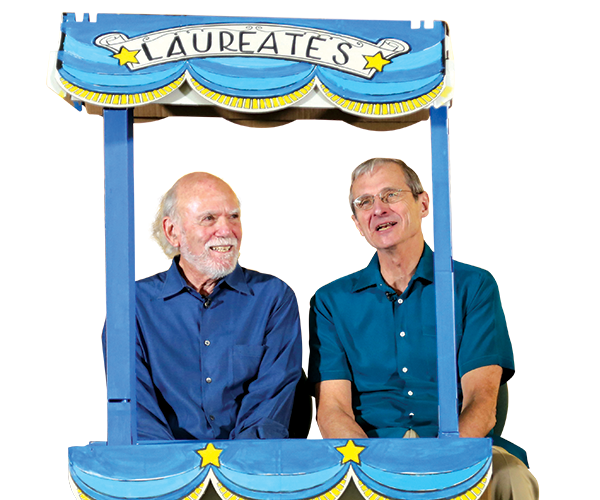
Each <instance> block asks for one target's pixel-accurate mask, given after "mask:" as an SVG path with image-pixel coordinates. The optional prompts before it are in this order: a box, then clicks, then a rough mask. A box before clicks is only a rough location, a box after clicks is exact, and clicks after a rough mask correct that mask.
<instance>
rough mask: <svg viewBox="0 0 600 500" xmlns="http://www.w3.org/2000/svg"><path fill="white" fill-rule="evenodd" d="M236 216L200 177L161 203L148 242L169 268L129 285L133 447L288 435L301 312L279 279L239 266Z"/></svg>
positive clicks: (225, 197) (224, 188)
mask: <svg viewBox="0 0 600 500" xmlns="http://www.w3.org/2000/svg"><path fill="white" fill-rule="evenodd" d="M240 216H241V212H240V203H239V201H238V199H237V196H236V195H235V193H234V192H233V190H232V189H231V188H230V187H229V185H228V184H226V183H225V182H224V181H223V180H221V179H219V178H218V177H215V176H214V175H211V174H208V173H204V172H196V173H192V174H188V175H186V176H184V177H182V178H181V179H179V180H178V181H177V182H176V183H175V185H174V186H173V187H172V188H171V189H170V190H169V191H168V192H167V193H166V194H165V196H164V197H163V199H162V201H161V204H160V207H159V210H158V213H157V216H156V220H155V222H154V238H155V239H156V240H157V241H158V243H159V244H160V245H161V247H162V248H163V250H164V252H165V253H166V254H167V256H169V257H171V258H173V262H172V264H171V267H170V269H169V270H168V271H166V272H162V273H159V274H156V275H155V276H151V277H149V278H146V279H143V280H141V281H138V282H137V283H136V319H137V347H136V376H137V386H136V391H137V428H138V440H173V439H188V440H189V439H200V440H206V439H208V440H212V439H243V438H250V439H252V438H254V439H260V438H286V437H288V424H289V419H290V414H291V410H292V403H293V401H294V391H295V387H296V383H297V381H298V379H299V378H300V374H301V335H300V324H299V317H298V305H297V302H296V297H295V295H294V292H293V291H292V290H291V289H290V288H289V287H288V286H287V285H286V284H285V283H284V282H283V281H281V280H279V279H278V278H275V277H273V276H269V275H266V274H261V273H258V272H256V271H251V270H248V269H245V268H243V267H241V266H240V265H239V264H238V257H239V249H240V243H241V241H242V225H241V218H240Z"/></svg>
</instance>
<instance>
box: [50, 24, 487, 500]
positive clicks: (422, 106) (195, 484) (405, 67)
mask: <svg viewBox="0 0 600 500" xmlns="http://www.w3.org/2000/svg"><path fill="white" fill-rule="evenodd" d="M61 30H62V39H61V43H60V47H59V50H58V53H57V59H56V65H55V66H54V67H53V68H52V71H51V73H50V75H49V85H50V87H51V88H52V89H53V90H54V91H55V92H56V93H57V94H59V95H60V96H61V97H62V98H64V99H65V100H67V101H68V102H69V103H70V104H72V105H73V107H74V108H75V109H76V110H79V111H82V110H85V111H86V112H87V113H88V114H95V115H101V116H102V117H103V120H104V131H105V136H104V144H105V210H106V214H105V217H106V219H105V220H106V282H107V319H106V335H107V408H108V409H107V411H108V438H107V441H106V442H93V443H90V444H88V445H87V446H78V447H72V448H70V449H69V473H70V478H71V481H72V487H73V491H74V493H75V495H76V497H77V498H80V499H81V500H88V499H89V500H116V499H119V500H124V499H150V498H151V499H156V500H184V499H185V500H196V499H198V498H200V497H203V496H206V495H208V497H209V498H210V497H214V495H218V497H220V498H221V499H223V500H237V499H238V498H239V499H242V500H244V499H247V500H270V499H281V500H304V499H306V500H308V499H321V500H325V499H328V500H334V499H336V498H338V497H341V496H344V497H346V498H348V499H349V498H354V497H356V498H365V499H367V500H379V499H380V498H381V499H396V500H404V499H406V500H409V499H411V500H412V499H424V500H425V499H427V500H434V499H476V498H478V497H480V496H481V494H482V493H483V490H484V489H485V487H486V484H487V482H488V480H489V477H490V475H491V456H492V443H491V440H490V439H465V438H460V437H459V435H458V413H457V407H458V404H457V370H456V354H455V353H456V345H455V332H454V328H455V326H454V324H455V323H454V277H453V263H452V245H451V224H450V219H451V217H450V183H449V161H448V108H449V106H450V104H451V99H452V88H453V81H452V76H453V66H452V57H451V48H450V42H449V33H448V26H447V25H446V24H445V23H443V22H439V21H436V22H434V23H433V24H432V25H431V26H425V25H424V24H423V23H421V25H418V26H415V25H412V24H411V23H410V22H405V21H343V20H322V19H275V18H273V19H268V18H235V17H230V18H223V17H201V16H156V15H118V14H114V15H112V14H110V15H109V14H104V15H102V14H101V15H98V17H97V19H96V21H94V22H91V21H90V19H89V17H87V16H86V17H85V18H84V19H83V21H77V20H76V19H75V16H74V15H73V14H65V15H64V18H63V23H62V25H61ZM177 116H195V117H202V118H204V119H211V118H212V119H215V118H218V117H222V118H225V119H227V120H230V121H232V122H235V123H239V124H242V125H249V126H257V127H261V126H276V125H283V124H285V123H289V122H291V121H294V120H305V119H310V120H343V121H346V122H348V123H351V124H352V125H355V126H357V127H361V128H365V129H370V130H382V131H383V130H395V129H402V128H403V127H406V126H410V125H411V124H414V123H417V122H421V121H424V120H429V121H430V123H431V148H432V178H433V193H432V194H433V202H434V242H435V257H434V258H435V261H434V264H435V291H436V325H437V326H436V328H437V349H438V373H437V379H438V391H439V436H438V437H437V438H432V439H413V440H409V439H370V440H366V439H365V440H306V439H287V440H261V441H247V440H246V441H244V440H241V441H210V442H209V441H206V442H204V441H177V442H149V441H142V442H138V439H137V431H136V395H135V341H136V340H135V339H136V333H135V279H134V269H135V268H134V262H135V255H134V253H135V252H134V244H133V238H134V234H133V216H134V214H133V206H134V204H133V199H134V189H133V131H134V124H135V123H139V122H142V121H148V120H156V119H162V118H166V117H177ZM79 119H82V118H81V117H80V118H79ZM170 119H173V118H170ZM243 131H244V129H243V128H240V133H243ZM394 133H402V131H399V132H394Z"/></svg>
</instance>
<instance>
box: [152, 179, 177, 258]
mask: <svg viewBox="0 0 600 500" xmlns="http://www.w3.org/2000/svg"><path fill="white" fill-rule="evenodd" d="M178 184H179V181H177V182H176V183H175V184H173V187H172V188H171V189H169V190H168V191H167V192H166V193H165V195H164V196H163V197H162V199H161V200H160V204H159V206H158V210H157V211H156V217H155V218H154V222H153V223H152V238H154V241H156V242H157V243H158V244H159V245H160V247H161V248H162V250H163V252H164V253H165V255H166V256H167V257H169V259H172V258H173V257H175V256H176V255H179V248H177V247H174V246H173V245H171V244H170V243H169V240H167V237H166V236H165V232H164V230H163V220H164V218H165V217H169V218H170V219H172V220H174V221H175V222H177V223H179V214H178V213H177V201H178V200H177V185H178Z"/></svg>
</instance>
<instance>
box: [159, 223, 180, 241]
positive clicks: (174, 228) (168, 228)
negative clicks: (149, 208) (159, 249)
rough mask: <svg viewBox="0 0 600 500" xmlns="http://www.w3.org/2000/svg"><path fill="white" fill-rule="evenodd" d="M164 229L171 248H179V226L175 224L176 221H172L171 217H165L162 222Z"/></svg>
mask: <svg viewBox="0 0 600 500" xmlns="http://www.w3.org/2000/svg"><path fill="white" fill-rule="evenodd" d="M162 227H163V232H164V233H165V237H166V238H167V241H168V242H169V243H170V244H171V246H174V247H175V248H179V245H180V241H179V226H178V225H177V224H176V223H175V221H174V220H173V219H171V217H165V218H164V219H163V221H162Z"/></svg>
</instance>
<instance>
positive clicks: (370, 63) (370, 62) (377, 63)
mask: <svg viewBox="0 0 600 500" xmlns="http://www.w3.org/2000/svg"><path fill="white" fill-rule="evenodd" d="M365 59H366V60H367V65H366V66H365V69H371V68H374V69H376V70H377V71H383V67H384V66H385V65H386V64H389V63H391V62H392V61H388V60H387V59H386V58H384V57H383V54H382V53H381V51H379V52H377V54H375V55H374V56H365Z"/></svg>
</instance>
